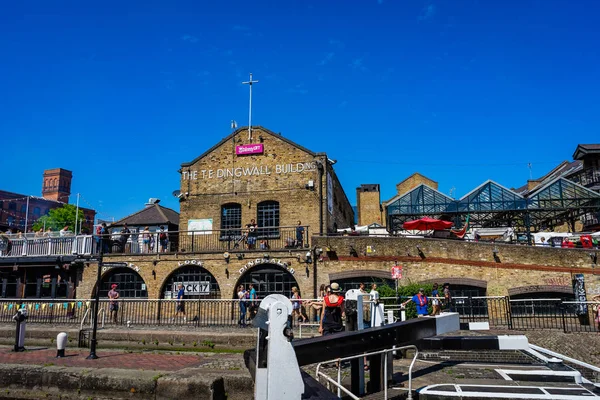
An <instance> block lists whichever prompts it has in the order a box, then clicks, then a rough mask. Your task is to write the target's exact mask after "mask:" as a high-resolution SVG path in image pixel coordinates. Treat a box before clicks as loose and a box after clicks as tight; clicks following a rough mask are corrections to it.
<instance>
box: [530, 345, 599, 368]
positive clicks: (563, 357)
mask: <svg viewBox="0 0 600 400" xmlns="http://www.w3.org/2000/svg"><path fill="white" fill-rule="evenodd" d="M529 347H531V348H532V349H534V350H537V351H539V352H540V353H545V354H548V355H551V356H552V357H557V358H560V359H562V360H565V361H568V362H570V363H573V364H576V365H579V366H582V367H585V368H587V369H591V370H592V371H594V372H600V368H598V367H596V366H595V365H592V364H588V363H586V362H583V361H580V360H576V359H574V358H571V357H568V356H565V355H563V354H560V353H556V352H554V351H552V350H548V349H545V348H543V347H540V346H536V345H535V344H531V343H529Z"/></svg>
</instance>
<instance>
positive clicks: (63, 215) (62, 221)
mask: <svg viewBox="0 0 600 400" xmlns="http://www.w3.org/2000/svg"><path fill="white" fill-rule="evenodd" d="M75 214H77V207H75V206H74V205H72V204H65V205H63V206H62V207H58V208H53V209H51V210H50V212H48V215H44V216H43V217H41V218H40V219H38V220H37V222H36V223H35V224H33V230H34V231H39V230H40V229H42V228H44V227H46V230H47V229H48V228H52V230H53V231H59V230H61V229H62V228H64V227H65V226H68V227H69V230H70V231H73V232H75ZM84 218H85V216H84V215H83V210H79V215H78V216H77V219H78V222H77V227H78V229H79V227H80V226H81V224H82V222H83V220H84Z"/></svg>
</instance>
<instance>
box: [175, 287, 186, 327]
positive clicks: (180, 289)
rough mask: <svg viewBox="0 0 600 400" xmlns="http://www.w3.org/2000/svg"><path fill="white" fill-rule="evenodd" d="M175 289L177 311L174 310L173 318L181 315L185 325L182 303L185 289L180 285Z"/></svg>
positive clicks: (183, 303)
mask: <svg viewBox="0 0 600 400" xmlns="http://www.w3.org/2000/svg"><path fill="white" fill-rule="evenodd" d="M177 289H178V290H177V309H176V310H175V317H177V316H178V315H179V313H181V314H182V315H183V322H184V323H185V322H187V319H186V317H185V302H184V301H183V298H184V297H185V289H184V288H183V285H182V284H181V283H180V284H179V285H178V286H177Z"/></svg>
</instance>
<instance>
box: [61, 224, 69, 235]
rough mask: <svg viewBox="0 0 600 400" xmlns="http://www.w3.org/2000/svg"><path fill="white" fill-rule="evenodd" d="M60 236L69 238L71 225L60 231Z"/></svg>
mask: <svg viewBox="0 0 600 400" xmlns="http://www.w3.org/2000/svg"><path fill="white" fill-rule="evenodd" d="M58 234H59V236H61V237H62V236H67V235H68V234H69V225H67V226H65V227H64V228H62V229H61V230H60V231H58Z"/></svg>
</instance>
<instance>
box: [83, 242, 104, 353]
mask: <svg viewBox="0 0 600 400" xmlns="http://www.w3.org/2000/svg"><path fill="white" fill-rule="evenodd" d="M103 242H104V237H101V238H100V258H99V260H98V275H97V276H96V293H95V296H94V300H95V301H94V315H93V316H92V318H93V319H94V326H93V328H92V339H91V340H90V354H89V355H88V356H87V357H86V359H88V360H95V359H97V358H98V356H97V355H96V345H97V343H98V341H97V340H96V333H97V331H98V306H99V303H100V284H101V280H102V260H103V256H104V253H103V248H104V243H103Z"/></svg>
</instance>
